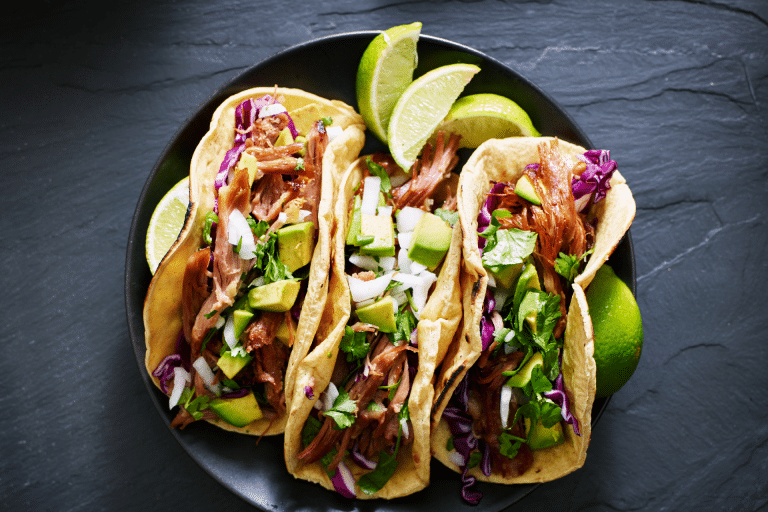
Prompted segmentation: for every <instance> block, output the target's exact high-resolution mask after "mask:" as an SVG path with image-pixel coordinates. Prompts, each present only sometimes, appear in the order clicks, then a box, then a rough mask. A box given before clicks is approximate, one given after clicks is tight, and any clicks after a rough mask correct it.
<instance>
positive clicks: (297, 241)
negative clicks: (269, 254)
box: [277, 222, 315, 272]
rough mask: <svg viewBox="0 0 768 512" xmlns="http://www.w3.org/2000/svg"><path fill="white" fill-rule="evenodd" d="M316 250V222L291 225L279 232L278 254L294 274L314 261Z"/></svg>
mask: <svg viewBox="0 0 768 512" xmlns="http://www.w3.org/2000/svg"><path fill="white" fill-rule="evenodd" d="M314 250H315V224H314V222H301V223H299V224H291V225H289V226H285V227H283V228H280V229H278V230H277V252H278V254H279V256H280V261H282V262H283V263H284V264H285V266H286V267H288V270H290V271H291V272H294V271H296V270H298V269H300V268H301V267H303V266H304V265H306V264H307V263H309V262H310V261H311V260H312V252H313V251H314Z"/></svg>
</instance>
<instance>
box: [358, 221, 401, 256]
mask: <svg viewBox="0 0 768 512" xmlns="http://www.w3.org/2000/svg"><path fill="white" fill-rule="evenodd" d="M370 236H372V237H373V242H371V243H369V244H366V245H364V246H362V247H361V248H360V254H368V255H370V256H394V255H395V225H394V223H393V222H392V217H390V216H389V215H370V214H367V213H361V214H360V237H370Z"/></svg>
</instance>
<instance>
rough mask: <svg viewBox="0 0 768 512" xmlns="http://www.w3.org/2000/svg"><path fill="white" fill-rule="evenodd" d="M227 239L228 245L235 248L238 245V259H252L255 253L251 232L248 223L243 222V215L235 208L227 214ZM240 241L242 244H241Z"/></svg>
mask: <svg viewBox="0 0 768 512" xmlns="http://www.w3.org/2000/svg"><path fill="white" fill-rule="evenodd" d="M227 230H228V233H227V237H228V240H229V243H230V244H232V245H235V246H237V244H240V252H239V253H238V254H239V255H240V257H241V258H242V259H244V260H251V259H253V256H254V253H255V252H256V242H255V240H254V239H253V232H252V231H251V227H250V226H249V225H248V221H246V220H245V217H243V214H242V213H241V212H240V210H238V209H237V208H235V209H234V210H232V212H231V213H230V214H229V224H228V227H227ZM241 240H242V242H241Z"/></svg>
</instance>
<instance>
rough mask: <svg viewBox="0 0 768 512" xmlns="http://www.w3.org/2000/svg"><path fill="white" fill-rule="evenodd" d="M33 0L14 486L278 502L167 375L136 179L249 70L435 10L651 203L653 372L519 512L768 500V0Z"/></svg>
mask: <svg viewBox="0 0 768 512" xmlns="http://www.w3.org/2000/svg"><path fill="white" fill-rule="evenodd" d="M13 5H14V7H13V9H11V10H9V8H8V7H7V6H6V7H4V8H3V14H2V16H0V41H2V46H1V47H0V48H2V51H1V52H0V98H2V100H1V101H0V173H1V174H0V176H2V187H0V191H1V192H0V193H1V194H2V214H1V215H0V251H1V252H0V255H1V256H2V258H0V261H2V272H1V273H0V290H2V299H0V301H1V302H0V312H1V313H0V323H1V325H2V330H3V333H4V334H3V336H2V340H3V349H2V356H0V383H1V388H2V393H0V410H2V411H3V412H4V413H3V414H2V419H0V447H1V451H0V453H2V456H0V496H2V501H0V503H2V505H0V508H2V509H4V510H14V511H17V510H57V511H91V510H111V511H114V510H126V511H128V510H249V509H251V508H252V507H251V506H250V505H248V504H247V503H245V502H244V501H243V500H242V499H240V498H239V497H237V496H236V495H234V494H232V493H231V492H230V491H229V490H227V489H226V488H225V487H223V486H222V485H220V484H219V483H218V482H216V481H215V480H214V479H213V478H211V477H210V476H209V475H208V474H207V473H205V472H204V471H203V470H202V469H200V467H198V465H197V464H196V463H195V462H194V461H193V460H192V459H191V458H190V457H189V456H188V455H187V454H186V453H185V452H184V451H183V449H182V448H181V447H180V446H179V445H178V443H177V442H176V441H175V439H174V438H173V437H172V436H171V435H170V434H169V432H168V431H167V428H166V426H165V424H164V423H163V421H162V420H161V418H160V417H159V415H158V413H157V411H156V410H155V408H154V406H153V405H152V401H151V400H150V396H149V394H148V392H147V389H146V388H145V386H144V383H143V381H142V378H141V374H140V369H139V367H138V365H137V364H136V359H135V357H134V352H133V349H132V347H131V342H130V338H129V334H128V328H127V324H126V313H125V302H124V298H123V286H124V275H125V254H126V247H127V239H128V231H129V227H130V222H131V217H132V215H133V212H134V210H135V207H136V202H137V200H138V197H139V194H140V191H141V189H142V187H143V185H144V183H145V181H146V179H147V177H148V175H149V172H150V170H151V169H152V166H153V165H154V163H155V162H156V161H157V159H158V157H159V156H160V154H161V153H162V151H163V148H164V147H165V145H166V144H167V143H168V142H169V141H170V139H171V137H172V136H173V134H174V133H175V132H176V130H177V129H178V128H179V127H180V126H181V125H182V124H183V122H184V121H185V120H186V119H187V118H188V117H189V116H190V115H191V114H192V113H194V111H195V110H196V109H197V108H198V107H199V106H200V105H201V104H202V103H203V102H204V101H205V100H206V98H207V97H208V96H209V95H210V94H212V93H213V92H214V91H215V90H216V89H217V88H218V87H220V86H222V85H223V84H225V83H226V82H227V81H229V80H231V79H232V78H233V77H234V76H236V75H237V74H238V73H239V72H240V71H242V70H244V69H245V68H247V67H248V66H250V65H252V64H253V63H255V62H257V61H259V60H261V59H263V58H266V57H268V56H270V55H272V54H274V53H275V52H277V51H279V50H281V49H283V48H285V47H287V46H290V45H293V44H297V43H301V42H305V41H308V40H311V39H313V38H317V37H321V36H325V35H329V34H335V33H341V32H346V31H354V30H362V29H383V28H387V27H390V26H393V25H397V24H401V23H406V22H411V21H415V20H419V21H422V22H423V23H424V29H423V32H424V33H425V34H430V35H434V36H439V37H444V38H448V39H452V40H455V41H457V42H460V43H463V44H466V45H469V46H472V47H475V48H477V49H479V50H480V51H483V52H486V53H487V54H489V55H491V56H492V57H495V58H496V59H499V60H501V61H502V62H504V63H505V64H507V65H509V66H512V67H513V68H515V69H517V70H518V71H519V72H521V73H522V74H523V75H525V76H527V77H528V78H530V79H531V80H532V81H534V82H535V83H536V84H538V85H539V86H540V87H542V88H543V89H544V90H545V91H547V92H548V93H549V94H550V95H551V96H552V97H553V98H554V99H555V100H556V101H558V102H559V103H560V104H561V105H562V106H563V107H564V108H565V109H566V110H567V111H568V113H569V114H570V115H571V116H573V118H574V119H575V121H576V122H577V123H578V124H579V125H580V126H581V128H582V129H583V130H584V131H585V132H586V133H587V135H588V136H589V137H590V139H591V140H592V142H593V143H594V144H595V146H597V147H604V148H610V149H611V151H612V156H613V157H614V158H615V159H616V160H617V161H618V162H619V166H620V169H621V171H622V173H623V174H624V176H625V177H626V178H627V180H628V182H629V184H630V186H631V188H632V190H633V192H634V194H635V199H636V201H637V205H638V211H637V217H636V219H635V223H634V225H633V227H632V236H633V240H634V247H635V256H636V263H637V285H638V302H639V305H640V308H641V311H642V313H643V320H644V328H645V347H644V351H643V355H642V359H641V362H640V365H639V367H638V370H637V372H636V374H635V376H634V377H633V378H632V380H631V381H630V383H629V384H628V385H627V386H626V387H625V388H623V389H622V390H621V391H619V392H618V393H617V394H616V395H614V397H613V399H612V400H611V402H610V403H609V405H608V408H607V410H606V412H605V414H604V415H603V417H602V419H601V420H600V422H599V424H598V426H597V428H596V430H595V431H594V433H593V436H592V443H591V445H590V448H589V453H588V458H587V461H586V464H585V466H584V467H583V468H582V469H581V470H579V471H577V472H575V473H573V474H571V475H569V476H567V477H565V478H563V479H561V480H558V481H556V482H552V483H549V484H546V485H543V486H541V487H539V488H538V489H536V490H535V491H534V492H532V493H531V494H530V495H529V496H528V497H527V498H525V499H524V500H523V501H522V502H520V503H518V504H517V505H516V506H515V507H514V510H663V509H666V510H760V509H762V510H764V509H765V508H766V504H767V503H768V484H766V482H768V413H766V410H768V408H767V407H768V399H767V398H766V392H765V391H766V389H768V372H767V371H766V366H767V363H768V339H767V338H768V336H766V332H765V331H766V327H768V322H767V321H766V308H765V304H766V303H768V292H766V290H767V289H768V288H766V280H768V267H767V265H766V261H768V260H766V258H765V253H766V250H767V249H768V243H767V242H768V230H766V216H767V215H768V206H766V204H767V202H766V192H768V172H766V168H767V167H766V165H767V164H766V162H768V149H767V148H768V122H766V116H767V114H766V109H767V108H768V55H766V52H767V51H768V3H765V2H761V1H751V2H750V1H747V0H735V1H722V2H707V1H696V2H684V1H680V2H671V1H670V2H664V1H657V2H632V3H630V2H610V1H607V0H602V1H599V2H527V3H514V2H501V1H480V2H419V3H405V2H390V3H388V2H380V1H372V0H357V1H349V0H347V1H343V2H333V3H331V2H327V3H319V2H313V3H311V4H310V3H307V4H306V5H305V6H302V7H300V8H299V7H298V5H297V4H294V3H290V2H275V1H264V2H259V3H258V5H256V4H253V5H252V4H249V3H247V2H236V1H231V0H229V1H223V2H208V1H201V0H195V1H190V2H168V1H162V2H154V1H146V0H144V1H136V2H120V1H116V2H99V3H96V2H92V3H84V2H19V3H15V4H13ZM317 492H322V491H320V490H318V491H317ZM446 492H454V490H453V489H450V490H447V491H446ZM275 508H276V509H279V508H281V507H280V504H276V506H275ZM478 510H482V505H481V507H479V508H478Z"/></svg>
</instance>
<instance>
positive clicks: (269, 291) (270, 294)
mask: <svg viewBox="0 0 768 512" xmlns="http://www.w3.org/2000/svg"><path fill="white" fill-rule="evenodd" d="M300 287H301V284H300V283H299V282H298V281H294V280H292V279H285V280H283V281H275V282H274V283H269V284H265V285H263V286H257V287H256V288H251V290H250V291H249V292H248V304H249V305H250V306H251V307H252V308H253V309H260V310H263V311H274V312H278V313H283V312H285V311H288V310H289V309H291V308H292V307H293V304H294V302H296V297H298V296H299V288H300Z"/></svg>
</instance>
